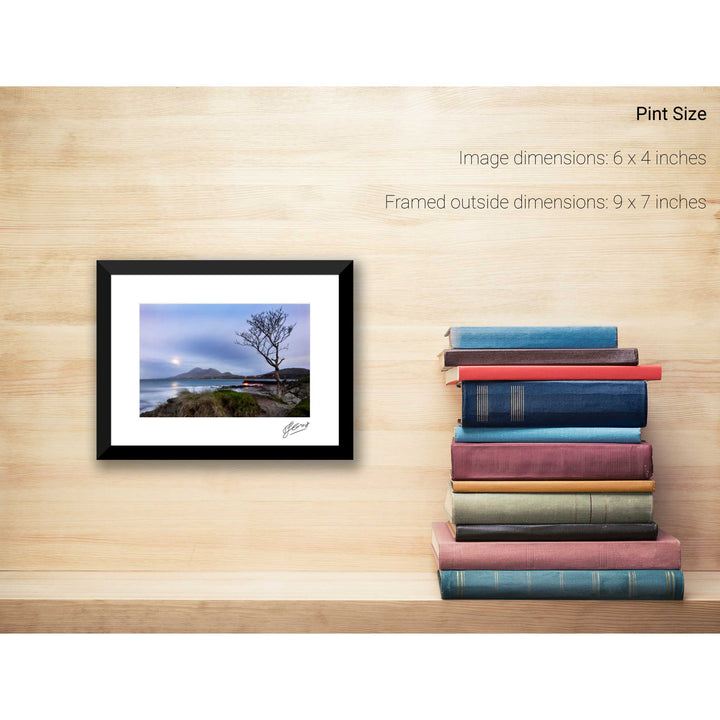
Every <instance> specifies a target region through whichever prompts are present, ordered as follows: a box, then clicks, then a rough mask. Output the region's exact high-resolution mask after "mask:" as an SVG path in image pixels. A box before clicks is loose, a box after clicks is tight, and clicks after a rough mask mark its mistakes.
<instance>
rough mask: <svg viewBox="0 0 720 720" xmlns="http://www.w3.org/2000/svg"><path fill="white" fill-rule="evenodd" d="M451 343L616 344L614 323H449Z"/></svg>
mask: <svg viewBox="0 0 720 720" xmlns="http://www.w3.org/2000/svg"><path fill="white" fill-rule="evenodd" d="M445 334H446V335H449V336H450V347H451V348H459V349H483V350H484V349H488V350H496V349H508V350H513V349H534V348H538V349H541V348H578V349H581V348H616V347H617V345H618V336H617V327H615V326H612V327H607V326H603V327H598V326H586V327H574V326H569V327H451V328H450V329H449V330H448V331H447V332H446V333H445Z"/></svg>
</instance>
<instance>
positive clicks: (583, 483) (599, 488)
mask: <svg viewBox="0 0 720 720" xmlns="http://www.w3.org/2000/svg"><path fill="white" fill-rule="evenodd" d="M452 489H453V492H456V493H457V492H496V493H534V492H547V493H577V492H595V493H598V492H599V493H603V492H654V491H655V481H654V480H453V481H452Z"/></svg>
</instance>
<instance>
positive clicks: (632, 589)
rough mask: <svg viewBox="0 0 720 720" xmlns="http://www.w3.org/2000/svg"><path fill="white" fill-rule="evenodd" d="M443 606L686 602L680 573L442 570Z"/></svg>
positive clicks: (439, 571)
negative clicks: (473, 602)
mask: <svg viewBox="0 0 720 720" xmlns="http://www.w3.org/2000/svg"><path fill="white" fill-rule="evenodd" d="M438 577H439V579H440V595H441V597H442V598H443V600H682V599H683V590H684V579H683V574H682V571H681V570H438Z"/></svg>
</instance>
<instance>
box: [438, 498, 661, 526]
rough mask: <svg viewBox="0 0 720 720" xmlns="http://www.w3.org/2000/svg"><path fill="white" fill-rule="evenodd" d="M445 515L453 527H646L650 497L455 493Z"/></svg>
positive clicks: (649, 510) (446, 505) (651, 519)
mask: <svg viewBox="0 0 720 720" xmlns="http://www.w3.org/2000/svg"><path fill="white" fill-rule="evenodd" d="M445 511H446V512H447V514H448V516H449V517H450V520H451V521H452V522H454V523H455V524H456V525H496V524H506V523H511V524H513V525H525V524H549V523H649V522H652V521H653V494H652V493H649V492H647V493H628V492H618V493H587V492H585V493H454V492H452V490H451V489H448V493H447V496H446V497H445Z"/></svg>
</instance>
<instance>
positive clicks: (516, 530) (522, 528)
mask: <svg viewBox="0 0 720 720" xmlns="http://www.w3.org/2000/svg"><path fill="white" fill-rule="evenodd" d="M657 536H658V526H657V523H654V522H648V523H604V524H590V523H553V524H544V525H537V524H534V525H531V524H528V525H508V524H505V525H456V526H455V540H456V541H457V542H470V543H475V542H492V541H498V540H502V541H505V542H526V541H533V540H535V541H537V540H578V541H588V540H655V539H656V538H657Z"/></svg>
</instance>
